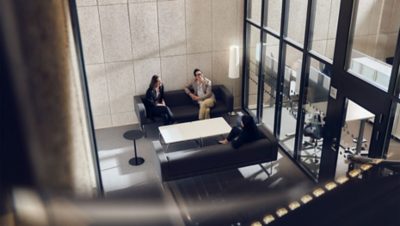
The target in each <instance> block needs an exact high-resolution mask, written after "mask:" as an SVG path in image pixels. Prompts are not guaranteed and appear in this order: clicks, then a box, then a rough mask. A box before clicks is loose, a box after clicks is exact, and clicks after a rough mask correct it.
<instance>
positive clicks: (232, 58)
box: [228, 45, 239, 79]
mask: <svg viewBox="0 0 400 226" xmlns="http://www.w3.org/2000/svg"><path fill="white" fill-rule="evenodd" d="M228 77H229V78H231V79H236V78H239V47H238V46H236V45H233V46H231V48H230V49H229V73H228Z"/></svg>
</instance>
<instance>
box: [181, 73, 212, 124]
mask: <svg viewBox="0 0 400 226" xmlns="http://www.w3.org/2000/svg"><path fill="white" fill-rule="evenodd" d="M193 75H194V80H193V81H191V82H190V83H189V84H188V85H187V86H186V87H185V92H186V94H188V95H189V96H190V97H191V98H192V100H194V101H197V103H198V104H199V105H200V110H199V119H200V120H202V119H207V118H210V108H212V107H213V106H214V105H215V96H214V94H213V92H212V91H211V80H209V79H207V78H205V77H203V73H202V72H201V71H200V69H197V68H196V69H194V71H193ZM190 88H191V89H193V91H194V92H193V93H192V92H191V91H190Z"/></svg>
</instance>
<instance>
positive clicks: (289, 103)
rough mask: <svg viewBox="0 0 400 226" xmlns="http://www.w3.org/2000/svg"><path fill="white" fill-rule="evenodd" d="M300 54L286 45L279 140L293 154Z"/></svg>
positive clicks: (299, 76) (300, 62)
mask: <svg viewBox="0 0 400 226" xmlns="http://www.w3.org/2000/svg"><path fill="white" fill-rule="evenodd" d="M302 55H303V53H302V52H300V51H298V50H297V49H294V48H293V47H290V46H286V59H285V70H284V88H283V105H282V106H283V107H282V116H281V128H280V134H279V140H280V141H282V142H283V144H284V145H285V146H286V147H287V148H288V150H289V151H290V154H293V151H294V141H295V137H296V134H295V133H296V122H297V111H298V102H299V88H300V78H301V75H300V73H301V64H302Z"/></svg>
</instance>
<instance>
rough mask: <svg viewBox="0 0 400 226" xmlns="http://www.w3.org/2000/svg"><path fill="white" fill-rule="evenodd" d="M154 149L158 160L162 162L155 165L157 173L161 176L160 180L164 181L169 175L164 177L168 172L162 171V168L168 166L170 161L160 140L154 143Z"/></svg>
mask: <svg viewBox="0 0 400 226" xmlns="http://www.w3.org/2000/svg"><path fill="white" fill-rule="evenodd" d="M152 143H153V147H154V153H155V155H156V159H157V158H158V160H159V161H160V164H154V165H155V167H156V173H157V175H158V176H159V178H160V179H161V180H162V178H164V177H166V176H167V175H163V173H165V172H166V171H167V170H162V168H163V167H164V168H165V167H166V166H167V163H168V159H167V156H166V155H165V152H164V149H163V147H162V145H161V143H160V141H159V140H155V141H152Z"/></svg>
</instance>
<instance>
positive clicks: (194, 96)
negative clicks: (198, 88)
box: [190, 93, 200, 101]
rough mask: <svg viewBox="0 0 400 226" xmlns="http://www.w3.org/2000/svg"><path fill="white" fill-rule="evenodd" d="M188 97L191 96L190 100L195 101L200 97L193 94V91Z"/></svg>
mask: <svg viewBox="0 0 400 226" xmlns="http://www.w3.org/2000/svg"><path fill="white" fill-rule="evenodd" d="M190 97H191V98H192V100H195V101H197V100H199V99H200V98H199V97H198V96H196V95H194V94H193V93H191V94H190Z"/></svg>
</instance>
